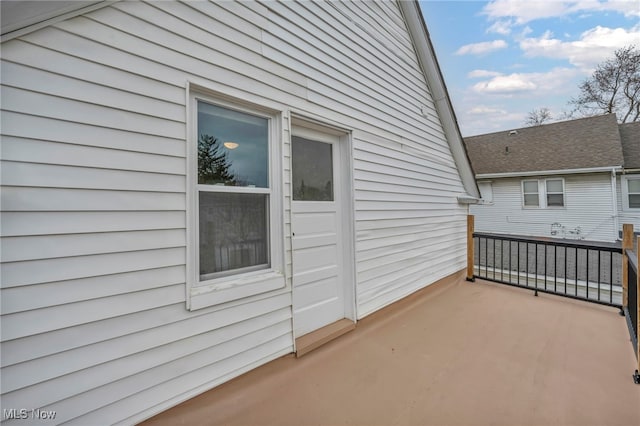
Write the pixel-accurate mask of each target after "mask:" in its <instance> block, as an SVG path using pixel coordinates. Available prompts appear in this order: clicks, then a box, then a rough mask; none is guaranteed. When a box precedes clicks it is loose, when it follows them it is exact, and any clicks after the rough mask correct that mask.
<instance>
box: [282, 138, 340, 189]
mask: <svg viewBox="0 0 640 426" xmlns="http://www.w3.org/2000/svg"><path fill="white" fill-rule="evenodd" d="M291 142H292V175H293V199H294V200H296V201H333V153H332V145H331V144H329V143H323V142H317V141H312V140H309V139H304V138H301V137H298V136H294V137H292V139H291Z"/></svg>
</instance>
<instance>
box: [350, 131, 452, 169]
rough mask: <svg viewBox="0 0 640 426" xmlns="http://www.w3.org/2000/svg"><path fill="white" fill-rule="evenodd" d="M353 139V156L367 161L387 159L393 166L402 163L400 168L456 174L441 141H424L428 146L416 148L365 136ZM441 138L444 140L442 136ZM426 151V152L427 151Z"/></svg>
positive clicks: (384, 160) (449, 153) (449, 155)
mask: <svg viewBox="0 0 640 426" xmlns="http://www.w3.org/2000/svg"><path fill="white" fill-rule="evenodd" d="M358 136H359V137H358V138H356V139H354V142H353V144H354V156H356V157H357V158H362V159H363V160H369V159H370V158H377V159H378V161H382V162H386V161H387V159H388V160H391V161H394V163H395V164H398V162H399V163H402V164H401V166H402V167H414V168H416V167H418V168H419V169H420V170H424V168H425V167H428V168H429V169H435V170H441V171H445V172H449V173H450V172H452V171H454V172H456V171H457V169H456V165H455V162H454V161H453V159H452V157H451V151H450V150H449V147H448V146H446V144H445V146H442V141H437V143H432V142H430V141H425V142H426V143H427V144H429V145H428V146H421V145H417V144H416V145H417V147H414V146H411V145H409V144H407V141H404V143H403V142H395V141H384V140H383V141H380V140H376V139H375V138H371V139H369V138H367V137H366V135H362V136H360V135H358ZM442 138H444V137H443V136H442ZM427 149H428V150H427Z"/></svg>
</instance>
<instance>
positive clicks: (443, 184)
mask: <svg viewBox="0 0 640 426" xmlns="http://www.w3.org/2000/svg"><path fill="white" fill-rule="evenodd" d="M377 167H378V165H376V164H369V163H364V162H358V168H357V169H356V170H354V178H355V182H356V185H359V183H358V181H368V182H372V183H375V184H377V183H383V184H384V183H387V184H392V185H397V186H398V187H399V190H402V188H403V187H409V188H424V187H425V186H428V187H429V188H437V189H442V190H449V191H451V192H452V193H454V194H456V193H457V194H459V193H462V192H463V187H462V184H461V183H460V182H459V181H455V180H452V179H450V180H447V179H446V178H431V177H429V178H427V177H421V174H420V173H407V175H408V176H407V175H404V174H403V173H402V171H399V170H394V169H393V168H391V167H387V168H385V170H384V171H385V172H386V173H383V172H382V171H377V170H376V169H377Z"/></svg>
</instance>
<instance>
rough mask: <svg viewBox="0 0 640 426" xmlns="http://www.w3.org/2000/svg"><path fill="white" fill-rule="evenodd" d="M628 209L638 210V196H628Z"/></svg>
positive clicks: (639, 205)
mask: <svg viewBox="0 0 640 426" xmlns="http://www.w3.org/2000/svg"><path fill="white" fill-rule="evenodd" d="M629 207H630V208H632V209H640V194H631V195H629Z"/></svg>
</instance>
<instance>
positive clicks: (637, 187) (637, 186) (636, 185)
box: [627, 179, 640, 194]
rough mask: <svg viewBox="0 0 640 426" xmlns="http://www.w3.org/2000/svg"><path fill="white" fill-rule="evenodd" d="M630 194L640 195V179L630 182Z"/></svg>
mask: <svg viewBox="0 0 640 426" xmlns="http://www.w3.org/2000/svg"><path fill="white" fill-rule="evenodd" d="M627 183H628V184H629V192H633V193H638V194H640V179H633V180H628V181H627Z"/></svg>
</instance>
